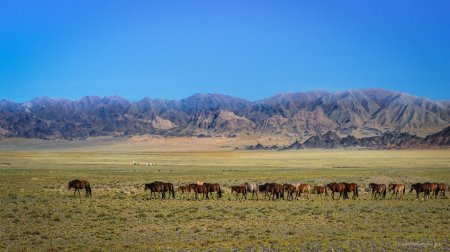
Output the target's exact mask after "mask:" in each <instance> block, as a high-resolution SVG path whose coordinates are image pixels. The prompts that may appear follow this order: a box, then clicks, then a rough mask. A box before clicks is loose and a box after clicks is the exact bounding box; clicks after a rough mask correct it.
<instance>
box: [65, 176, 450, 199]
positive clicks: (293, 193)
mask: <svg viewBox="0 0 450 252" xmlns="http://www.w3.org/2000/svg"><path fill="white" fill-rule="evenodd" d="M447 187H448V190H449V192H450V187H449V186H446V184H444V183H430V182H426V183H415V184H412V185H411V189H410V191H409V192H410V193H411V192H413V191H415V192H416V199H419V196H420V195H419V194H420V193H423V195H424V199H429V198H430V197H433V196H434V197H435V198H437V197H438V195H439V194H441V196H442V197H445V191H446V188H447ZM72 188H73V189H75V191H74V196H76V192H78V195H79V196H80V197H81V195H80V190H81V189H85V190H86V197H91V196H92V191H91V186H90V184H89V182H88V181H86V180H79V179H75V180H72V181H70V182H69V185H68V189H69V190H70V189H72ZM144 190H145V191H147V190H149V191H150V199H156V198H158V197H159V196H160V197H161V199H166V198H168V199H170V198H173V199H175V186H174V185H173V184H172V183H164V182H160V181H155V182H152V183H147V184H145V185H144ZM176 191H177V192H178V193H180V194H181V195H182V196H181V197H182V198H183V199H186V198H187V199H191V198H192V197H195V199H199V198H200V197H199V196H201V197H202V198H201V199H202V200H203V199H209V198H213V196H214V194H213V193H215V195H216V198H217V199H220V198H222V197H223V193H224V191H223V190H222V188H221V186H220V185H219V184H217V183H204V182H201V181H197V183H193V184H188V185H182V186H178V188H177V190H176ZM358 191H359V189H358V185H357V184H356V183H345V182H342V183H336V182H334V183H330V184H327V185H325V186H320V185H317V186H313V187H311V185H309V184H302V183H298V184H278V183H265V184H261V185H257V184H256V183H250V182H246V183H244V184H243V185H236V186H231V194H232V195H234V196H235V199H236V200H246V199H247V195H248V194H251V195H252V198H251V199H254V197H256V200H258V199H259V194H264V199H271V200H277V199H283V200H284V199H287V200H289V201H290V200H294V199H295V200H298V199H300V198H301V197H302V194H303V195H305V197H306V198H309V194H311V193H316V195H317V196H320V195H324V197H327V196H328V195H329V193H331V198H332V199H333V200H334V199H335V193H336V194H339V198H338V199H341V198H343V199H344V200H345V199H350V197H349V194H350V193H351V194H352V199H356V198H357V197H358V196H359V194H358ZM370 191H371V192H372V198H371V199H372V200H377V199H385V198H386V194H387V193H388V192H392V196H391V199H392V198H393V197H394V196H395V198H396V199H402V198H403V196H404V195H405V192H406V186H405V184H389V185H388V186H386V185H385V184H375V183H370V184H369V192H370ZM166 194H168V196H167V197H166Z"/></svg>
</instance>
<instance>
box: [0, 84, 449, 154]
mask: <svg viewBox="0 0 450 252" xmlns="http://www.w3.org/2000/svg"><path fill="white" fill-rule="evenodd" d="M449 125H450V103H449V102H448V101H442V102H441V101H433V100H430V99H427V98H422V97H416V96H412V95H409V94H405V93H399V92H394V91H388V90H381V89H369V90H350V91H345V92H338V93H329V92H325V91H314V92H307V93H291V94H279V95H276V96H273V97H269V98H267V99H264V100H260V101H256V102H251V101H247V100H244V99H241V98H235V97H230V96H226V95H220V94H195V95H193V96H191V97H188V98H186V99H182V100H161V99H151V98H144V99H143V100H141V101H138V102H130V101H128V100H126V99H123V98H121V97H117V96H113V97H95V96H90V97H84V98H82V99H80V100H77V101H71V100H66V99H52V98H47V97H38V98H35V99H33V100H31V101H29V102H25V103H15V102H11V101H7V100H1V101H0V136H3V137H27V138H43V139H54V138H63V139H83V138H87V137H96V136H130V135H140V134H155V135H171V136H197V135H217V134H220V135H235V134H253V133H261V134H291V135H293V136H301V137H311V136H316V135H317V134H320V133H325V132H328V131H333V132H334V133H335V134H336V135H337V136H344V135H354V136H356V137H358V138H360V137H364V136H381V135H383V133H384V132H387V131H393V132H408V133H410V134H416V135H419V136H426V135H429V134H431V133H435V132H438V131H440V130H442V129H443V128H445V127H448V126H449ZM329 137H331V138H335V137H336V136H334V135H333V136H331V135H330V136H329ZM433 139H434V140H428V141H441V140H442V137H439V136H437V137H436V138H433ZM436 139H438V140H436ZM439 139H441V140H439ZM313 140H314V139H311V142H308V143H304V144H305V147H307V146H308V145H314V141H316V140H314V141H313ZM319 140H320V139H319ZM331 140H332V139H331ZM353 140H354V139H347V141H348V143H349V144H350V143H351V142H352V141H353ZM444 141H445V140H444ZM330 144H331V145H332V144H333V143H332V142H330Z"/></svg>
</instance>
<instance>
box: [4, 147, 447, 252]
mask: <svg viewBox="0 0 450 252" xmlns="http://www.w3.org/2000/svg"><path fill="white" fill-rule="evenodd" d="M232 141H235V142H232ZM237 141H239V140H237V139H236V140H227V139H219V140H217V139H189V138H184V139H165V138H136V139H132V140H130V139H125V140H123V139H103V140H98V139H97V140H87V141H74V142H64V141H62V142H49V141H35V140H2V141H0V204H1V208H0V250H2V251H5V250H6V251H35V250H43V251H61V250H70V251H72V250H77V249H82V251H85V250H86V251H103V250H106V251H111V250H149V251H154V250H189V251H197V250H225V251H229V250H234V249H239V250H243V251H254V250H255V251H268V250H290V251H304V250H307V251H308V250H311V251H380V250H389V251H391V250H394V251H396V250H397V251H448V250H449V249H450V245H449V238H450V236H449V226H450V225H449V217H450V200H449V199H448V198H441V197H439V198H438V199H430V200H425V201H423V200H415V195H414V194H412V193H409V188H410V186H409V185H410V184H411V183H413V182H426V181H436V182H444V183H449V182H450V150H448V149H446V150H389V151H385V150H383V151H381V150H380V151H375V150H301V151H253V152H252V151H240V150H239V151H235V150H232V149H233V148H234V147H235V146H242V145H243V142H237ZM132 161H136V162H139V163H140V165H139V166H138V165H132ZM146 162H147V163H154V164H156V165H154V166H145V165H143V164H144V163H146ZM75 178H80V179H87V180H89V181H90V182H91V184H92V187H93V197H92V198H87V199H86V198H84V197H81V198H80V197H74V196H73V192H71V191H68V190H67V182H68V181H69V180H72V179H75ZM154 180H160V181H167V182H172V183H174V184H175V185H176V186H179V185H183V184H188V183H193V182H196V181H199V180H201V181H208V182H217V183H220V184H221V185H222V187H223V190H224V191H225V196H224V198H223V199H220V200H217V199H213V200H203V201H200V200H199V201H196V200H187V199H182V198H181V195H179V194H177V196H176V199H175V200H173V199H169V200H161V199H158V200H150V199H149V193H148V192H144V189H143V185H144V183H146V182H149V181H154ZM245 181H253V182H256V183H264V182H278V183H294V182H302V183H309V184H313V185H316V184H326V183H329V182H333V181H337V182H341V181H346V182H356V183H358V184H359V185H360V191H361V194H360V197H359V198H358V199H357V200H345V201H344V200H342V199H341V200H334V201H333V200H331V199H330V198H329V197H328V198H322V197H317V196H316V195H310V197H309V199H306V198H303V199H301V200H298V201H287V200H284V201H283V200H278V201H272V200H258V201H257V200H246V201H236V200H234V198H233V197H232V196H231V195H230V189H229V188H230V186H232V185H239V184H242V183H244V182H245ZM370 182H375V183H386V184H387V183H391V182H402V183H406V184H407V185H408V188H407V194H406V196H405V197H404V199H403V200H395V199H391V196H390V195H388V197H387V199H386V200H378V201H372V200H370V197H371V195H370V194H369V193H367V185H368V184H369V183H370ZM447 194H448V192H447ZM81 195H82V196H84V192H82V194H81ZM260 197H262V198H263V197H264V196H261V195H260Z"/></svg>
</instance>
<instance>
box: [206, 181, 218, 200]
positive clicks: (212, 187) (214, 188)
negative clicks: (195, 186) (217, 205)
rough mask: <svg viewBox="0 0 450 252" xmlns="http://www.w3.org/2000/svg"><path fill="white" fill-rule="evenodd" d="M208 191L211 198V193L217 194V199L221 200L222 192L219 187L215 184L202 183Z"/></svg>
mask: <svg viewBox="0 0 450 252" xmlns="http://www.w3.org/2000/svg"><path fill="white" fill-rule="evenodd" d="M203 184H204V185H205V186H206V189H207V190H208V193H209V194H210V196H211V198H213V194H212V193H213V192H215V193H217V199H220V198H222V190H221V189H220V185H219V184H217V183H203Z"/></svg>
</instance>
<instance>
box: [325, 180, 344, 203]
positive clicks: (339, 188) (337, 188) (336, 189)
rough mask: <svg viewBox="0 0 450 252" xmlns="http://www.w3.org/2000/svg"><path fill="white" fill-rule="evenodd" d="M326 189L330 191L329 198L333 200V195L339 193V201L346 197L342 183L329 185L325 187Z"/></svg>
mask: <svg viewBox="0 0 450 252" xmlns="http://www.w3.org/2000/svg"><path fill="white" fill-rule="evenodd" d="M327 187H328V189H330V191H331V198H332V199H333V200H334V193H339V199H340V198H341V197H342V196H344V198H345V196H346V193H345V184H344V183H336V182H334V183H330V184H328V185H327Z"/></svg>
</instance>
